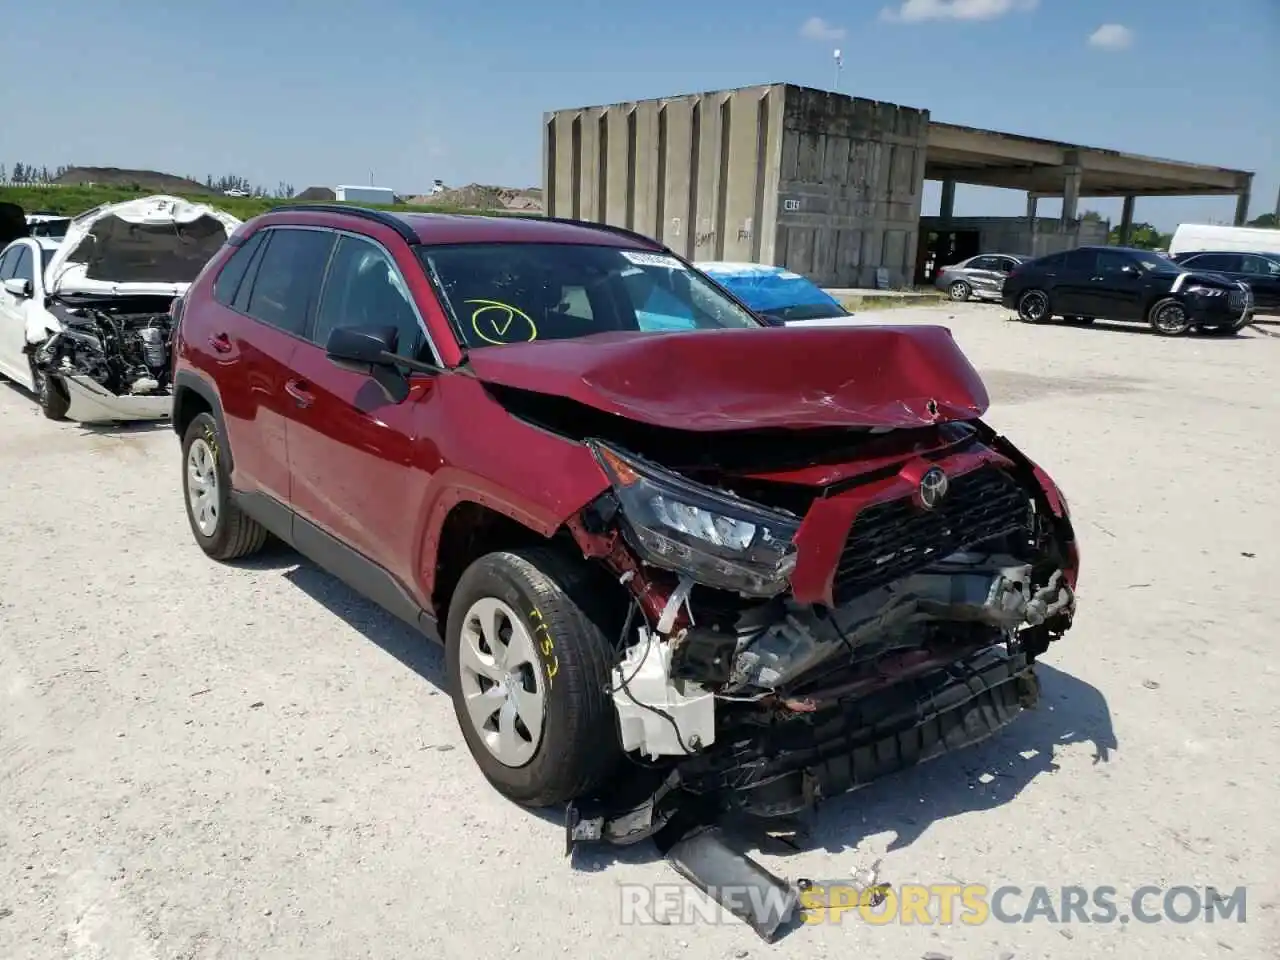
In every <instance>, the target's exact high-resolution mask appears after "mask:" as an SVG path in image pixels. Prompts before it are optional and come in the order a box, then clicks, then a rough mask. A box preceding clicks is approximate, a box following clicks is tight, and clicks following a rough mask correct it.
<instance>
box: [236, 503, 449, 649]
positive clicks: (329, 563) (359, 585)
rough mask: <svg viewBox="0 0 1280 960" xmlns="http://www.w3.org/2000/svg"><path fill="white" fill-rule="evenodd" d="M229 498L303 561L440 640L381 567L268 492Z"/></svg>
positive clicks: (428, 616)
mask: <svg viewBox="0 0 1280 960" xmlns="http://www.w3.org/2000/svg"><path fill="white" fill-rule="evenodd" d="M232 497H233V498H234V500H235V503H236V506H238V507H239V508H240V509H241V510H243V511H244V512H245V513H247V514H248V515H249V516H251V517H253V519H255V520H257V521H258V522H259V523H260V524H262V525H263V526H264V527H266V528H267V529H268V530H270V531H271V532H272V533H273V534H275V535H276V536H277V537H279V538H280V539H281V540H283V541H284V542H285V543H287V544H289V546H291V547H293V548H294V549H295V550H297V551H298V552H299V553H301V554H302V555H303V556H305V557H306V558H307V559H308V560H311V561H312V562H313V563H315V564H316V565H317V566H319V567H321V568H323V569H324V570H326V571H327V572H328V573H330V574H332V575H333V576H335V577H337V578H338V579H339V580H341V581H342V582H343V583H345V584H346V585H347V586H349V587H350V588H351V589H352V590H355V591H356V592H357V593H359V594H360V595H361V596H364V597H366V598H368V599H369V600H372V601H373V602H374V603H376V604H377V605H378V606H380V607H382V608H383V609H384V610H386V611H387V612H388V613H392V614H395V615H396V616H397V617H399V618H400V619H401V620H403V621H404V622H405V623H407V624H409V625H410V626H412V627H416V628H417V629H418V630H420V631H421V632H422V633H424V634H426V635H427V637H428V638H430V639H431V640H434V641H436V642H437V643H440V642H442V640H441V637H440V631H439V625H438V623H437V622H436V618H435V615H434V614H432V613H431V612H430V611H427V610H424V609H422V607H420V606H418V603H417V601H416V600H414V599H413V597H412V596H411V595H410V593H409V591H408V590H407V589H406V588H405V586H404V584H402V583H401V582H400V581H399V580H398V579H396V577H394V576H393V575H392V574H391V573H390V572H389V571H388V570H387V569H386V568H384V567H382V566H381V565H380V564H377V563H375V562H374V561H373V560H370V559H369V558H368V557H366V556H365V555H364V554H362V553H360V552H359V551H358V550H355V549H354V548H352V547H350V546H348V545H347V544H345V543H343V542H342V541H341V540H339V539H338V538H337V537H335V536H333V535H332V534H330V533H328V532H326V531H324V530H322V529H320V527H318V526H316V524H314V523H312V522H311V521H310V520H307V519H305V518H303V517H300V516H299V515H298V514H297V513H296V512H295V511H293V510H291V509H290V508H289V507H287V506H285V505H284V504H283V503H281V502H280V501H278V500H277V499H275V498H274V497H272V496H270V495H269V494H266V493H262V492H261V491H257V492H253V493H243V492H239V491H237V492H233V493H232Z"/></svg>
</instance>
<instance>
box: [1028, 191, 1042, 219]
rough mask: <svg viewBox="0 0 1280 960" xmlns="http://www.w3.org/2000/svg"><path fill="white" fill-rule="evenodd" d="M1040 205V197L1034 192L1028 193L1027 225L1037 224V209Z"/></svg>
mask: <svg viewBox="0 0 1280 960" xmlns="http://www.w3.org/2000/svg"><path fill="white" fill-rule="evenodd" d="M1039 206H1040V198H1039V197H1038V196H1036V195H1035V194H1034V193H1028V194H1027V226H1029V227H1034V226H1035V225H1036V209H1037V208H1038V207H1039Z"/></svg>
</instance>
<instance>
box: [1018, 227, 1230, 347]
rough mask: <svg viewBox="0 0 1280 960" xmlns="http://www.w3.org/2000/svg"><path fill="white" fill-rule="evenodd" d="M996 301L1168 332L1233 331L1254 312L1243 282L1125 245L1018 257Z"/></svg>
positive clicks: (1043, 313)
mask: <svg viewBox="0 0 1280 960" xmlns="http://www.w3.org/2000/svg"><path fill="white" fill-rule="evenodd" d="M1002 301H1003V303H1004V305H1005V306H1006V307H1008V308H1009V309H1011V310H1016V311H1017V313H1018V318H1019V319H1020V320H1023V321H1024V322H1026V323H1046V322H1048V321H1049V320H1051V319H1052V318H1053V317H1063V318H1064V319H1066V320H1067V321H1069V322H1079V323H1090V322H1092V321H1093V320H1094V319H1099V320H1121V321H1133V322H1135V323H1147V324H1150V325H1151V328H1152V329H1153V330H1155V331H1156V332H1157V333H1159V334H1163V335H1165V336H1170V337H1176V336H1181V335H1182V334H1184V333H1187V332H1188V331H1190V330H1202V331H1204V332H1205V333H1223V334H1233V333H1235V332H1236V331H1238V330H1240V329H1241V328H1242V327H1244V326H1246V325H1247V324H1248V323H1249V321H1250V320H1251V319H1252V312H1253V300H1252V295H1251V293H1250V291H1249V288H1248V287H1247V286H1246V285H1245V284H1243V283H1238V282H1235V281H1232V280H1229V279H1227V278H1226V277H1221V276H1215V275H1214V274H1210V273H1203V272H1200V271H1193V270H1188V269H1187V268H1186V267H1183V266H1180V265H1179V264H1177V263H1175V262H1174V261H1172V260H1170V259H1169V258H1167V257H1164V256H1161V255H1160V254H1157V253H1152V252H1150V251H1148V250H1137V249H1133V248H1129V247H1079V248H1077V249H1075V250H1069V251H1067V252H1065V253H1054V254H1050V255H1049V256H1047V257H1040V258H1039V259H1037V260H1032V261H1030V262H1028V263H1024V264H1020V265H1019V266H1018V267H1017V268H1016V269H1015V270H1014V271H1013V273H1011V274H1010V275H1009V278H1008V280H1006V281H1005V285H1004V291H1003V294H1002Z"/></svg>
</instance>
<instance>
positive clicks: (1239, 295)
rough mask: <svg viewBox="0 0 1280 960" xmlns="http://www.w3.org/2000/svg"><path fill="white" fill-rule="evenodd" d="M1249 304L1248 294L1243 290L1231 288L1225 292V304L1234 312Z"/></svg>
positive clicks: (1240, 310) (1241, 310)
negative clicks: (1228, 291)
mask: <svg viewBox="0 0 1280 960" xmlns="http://www.w3.org/2000/svg"><path fill="white" fill-rule="evenodd" d="M1248 305H1249V294H1248V293H1247V292H1245V291H1244V290H1232V291H1231V292H1230V293H1229V294H1227V306H1228V307H1230V308H1231V309H1232V310H1234V311H1235V312H1236V313H1241V312H1243V311H1244V308H1245V307H1247V306H1248Z"/></svg>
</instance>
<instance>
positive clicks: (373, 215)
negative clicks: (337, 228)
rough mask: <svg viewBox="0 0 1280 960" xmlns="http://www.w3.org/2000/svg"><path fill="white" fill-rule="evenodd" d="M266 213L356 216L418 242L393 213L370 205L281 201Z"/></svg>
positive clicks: (412, 230) (414, 233)
mask: <svg viewBox="0 0 1280 960" xmlns="http://www.w3.org/2000/svg"><path fill="white" fill-rule="evenodd" d="M267 213H332V214H338V215H340V216H348V217H358V218H359V219H361V220H369V221H372V222H373V223H377V224H381V225H382V226H384V227H387V228H388V229H390V230H394V231H395V232H396V233H397V234H398V235H399V236H400V239H401V240H403V241H404V242H405V243H419V242H420V241H419V240H418V234H417V231H415V230H414V229H413V227H411V226H409V224H407V223H405V221H404V220H402V219H401V218H400V217H397V216H396V215H395V214H394V213H387V212H386V211H384V210H374V209H373V208H371V207H357V206H348V205H347V204H345V203H282V204H280V205H279V206H275V207H272V208H271V209H270V210H268V211H267Z"/></svg>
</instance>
